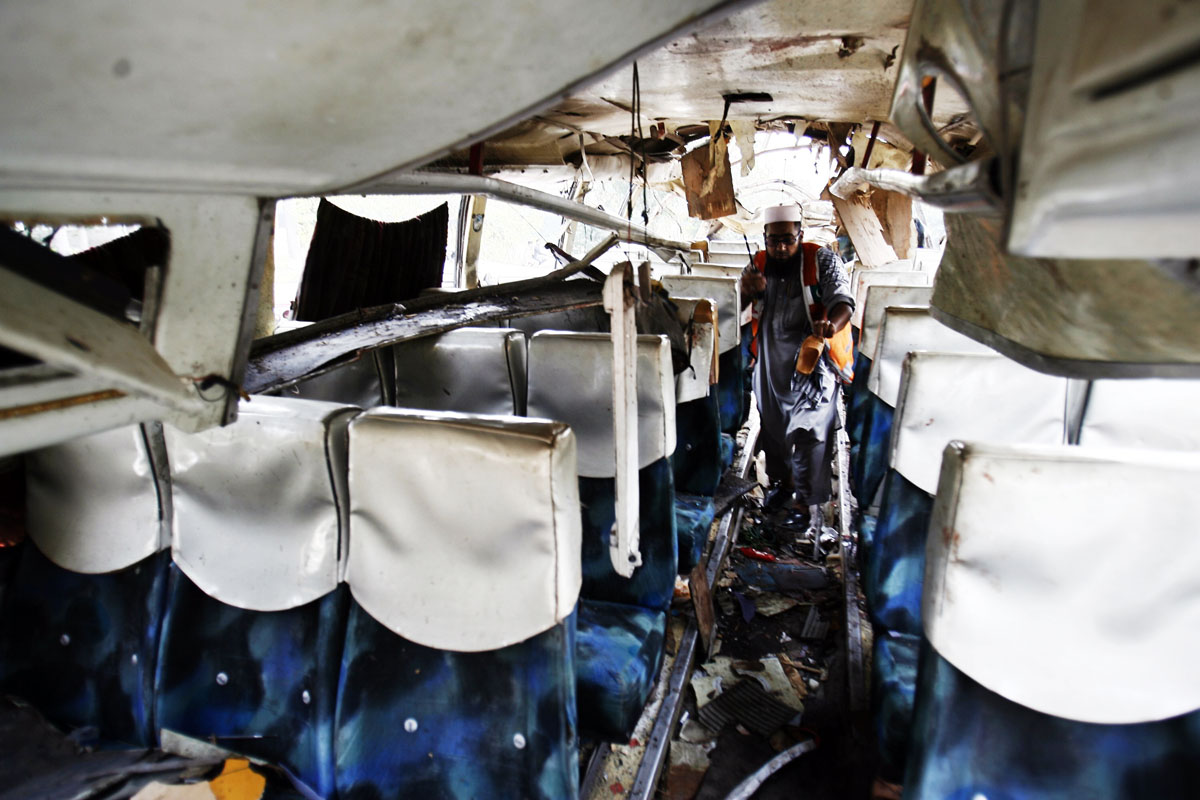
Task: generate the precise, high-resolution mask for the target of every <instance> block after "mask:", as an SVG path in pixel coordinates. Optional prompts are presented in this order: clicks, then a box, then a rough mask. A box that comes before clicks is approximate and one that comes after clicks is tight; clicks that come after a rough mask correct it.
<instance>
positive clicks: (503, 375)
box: [393, 328, 525, 414]
mask: <svg viewBox="0 0 1200 800" xmlns="http://www.w3.org/2000/svg"><path fill="white" fill-rule="evenodd" d="M393 351H394V353H395V359H396V405H397V406H400V407H401V408H418V409H428V410H432V411H459V412H463V413H468V414H524V413H525V336H524V335H523V334H522V333H521V332H520V331H517V330H513V329H512V328H457V329H455V330H452V331H447V332H446V333H442V334H438V335H437V336H427V337H424V338H421V339H416V340H413V341H410V342H404V343H402V344H398V345H396V346H395V347H394V348H393Z"/></svg>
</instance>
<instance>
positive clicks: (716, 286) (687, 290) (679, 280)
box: [662, 275, 742, 353]
mask: <svg viewBox="0 0 1200 800" xmlns="http://www.w3.org/2000/svg"><path fill="white" fill-rule="evenodd" d="M662 285H663V288H664V289H666V290H667V294H669V295H670V296H671V297H675V296H676V295H679V296H680V297H708V298H711V299H712V301H713V302H714V303H716V304H717V334H718V340H717V352H719V353H728V352H729V351H730V350H732V349H733V348H735V347H741V346H742V330H741V314H742V290H741V286H742V284H741V281H740V280H739V279H737V278H716V277H708V276H701V275H664V276H663V277H662Z"/></svg>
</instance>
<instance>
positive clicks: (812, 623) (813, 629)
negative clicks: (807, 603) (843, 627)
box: [800, 606, 829, 639]
mask: <svg viewBox="0 0 1200 800" xmlns="http://www.w3.org/2000/svg"><path fill="white" fill-rule="evenodd" d="M828 632H829V623H828V622H824V621H823V620H822V619H821V615H820V614H818V613H817V607H816V606H811V607H810V608H809V609H808V617H807V618H805V620H804V627H803V628H801V629H800V638H801V639H824V638H825V634H826V633H828Z"/></svg>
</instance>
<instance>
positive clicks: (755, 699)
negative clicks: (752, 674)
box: [697, 680, 796, 737]
mask: <svg viewBox="0 0 1200 800" xmlns="http://www.w3.org/2000/svg"><path fill="white" fill-rule="evenodd" d="M794 716H796V710H795V709H794V708H791V707H790V706H786V705H784V704H783V703H781V702H779V701H778V700H776V699H775V698H774V697H772V696H771V695H769V694H767V692H766V690H765V689H763V687H762V686H761V685H760V684H759V682H758V681H754V680H743V681H741V682H739V683H736V684H734V685H733V686H731V687H730V688H728V689H726V690H725V691H724V692H722V693H721V694H720V695H718V696H717V697H716V698H715V699H713V700H712V701H711V702H709V703H706V704H705V705H704V707H703V708H701V709H700V710H699V711H698V712H697V717H698V718H699V720H700V722H701V723H702V724H703V725H704V727H706V728H708V729H709V730H711V731H720V730H721V729H722V728H724V727H725V726H726V725H729V724H732V723H735V722H736V723H739V724H741V725H744V726H745V727H746V728H747V729H748V730H750V731H753V732H754V733H757V734H758V735H760V736H764V737H766V736H770V735H771V734H772V733H774V732H775V731H776V730H778V729H779V728H780V727H781V726H782V725H784V724H785V723H786V722H788V721H789V720H790V719H792V717H794Z"/></svg>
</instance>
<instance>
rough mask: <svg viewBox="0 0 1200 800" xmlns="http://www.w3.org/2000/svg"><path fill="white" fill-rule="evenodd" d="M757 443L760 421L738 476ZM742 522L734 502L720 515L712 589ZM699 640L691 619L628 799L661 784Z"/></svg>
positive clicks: (636, 799) (645, 797)
mask: <svg viewBox="0 0 1200 800" xmlns="http://www.w3.org/2000/svg"><path fill="white" fill-rule="evenodd" d="M757 444H758V424H757V422H755V423H753V424H752V425H751V427H750V430H749V431H748V434H747V436H746V445H745V447H744V448H743V450H742V452H741V455H740V456H739V458H738V461H737V467H736V471H735V474H736V475H737V476H738V477H739V478H744V477H746V473H747V472H749V471H750V463H751V461H752V460H753V458H754V450H755V446H756V445H757ZM741 524H742V509H741V507H740V506H736V505H735V506H733V507H732V508H730V509H729V510H728V511H726V512H725V514H724V515H723V516H722V517H721V526H720V528H718V529H717V538H716V539H715V540H714V541H713V547H712V552H711V553H709V556H708V568H707V569H706V570H705V576H704V577H705V582H706V583H707V584H708V586H709V588H710V589H711V588H712V587H713V586H715V585H716V582H717V575H719V574H720V572H721V567H722V565H723V564H724V563H725V559H726V557H727V556H728V555H729V551H730V549H731V548H732V546H733V543H734V541H736V539H737V532H738V529H739V527H740V526H741ZM699 642H700V631H699V629H698V628H697V627H696V621H695V620H692V621H690V622H689V623H688V626H687V630H686V631H685V632H684V634H683V638H682V639H681V640H680V642H679V649H678V650H677V651H676V655H675V663H674V665H672V667H671V672H670V675H669V677H668V678H667V691H666V694H665V696H664V698H663V704H662V707H661V708H660V709H659V711H658V717H657V718H656V719H655V720H654V727H653V728H652V729H651V731H650V740H649V741H648V742H647V743H646V752H645V753H644V754H643V755H642V763H641V764H639V765H638V771H637V774H636V775H635V776H634V779H633V786H632V787H631V788H630V790H629V794H628V795H626V797H627V798H628V800H650V798H651V797H653V796H654V790H655V788H656V787H657V786H658V779H659V776H661V775H662V768H663V764H664V763H666V760H667V750H668V747H669V745H670V743H671V737H672V735H673V734H674V731H675V726H676V725H677V724H679V716H680V714H681V713H682V712H683V691H684V689H685V688H686V687H687V685H688V683H689V682H690V681H691V678H692V671H693V670H694V669H695V666H696V649H697V645H698V644H699Z"/></svg>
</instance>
